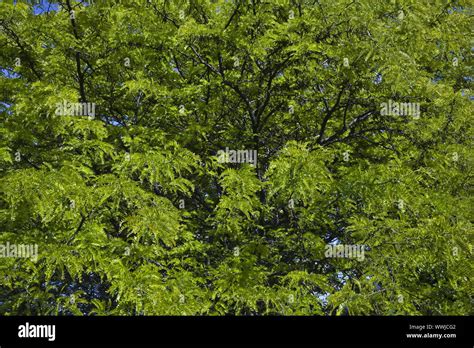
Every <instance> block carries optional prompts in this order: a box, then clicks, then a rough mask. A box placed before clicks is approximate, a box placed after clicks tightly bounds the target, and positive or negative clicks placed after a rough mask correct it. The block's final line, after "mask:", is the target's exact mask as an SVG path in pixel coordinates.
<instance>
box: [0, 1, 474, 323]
mask: <svg viewBox="0 0 474 348" xmlns="http://www.w3.org/2000/svg"><path fill="white" fill-rule="evenodd" d="M470 10H472V7H469V5H468V2H467V1H462V0H460V1H420V0H417V1H413V0H397V1H391V2H374V1H370V0H361V1H357V2H355V1H350V0H337V1H336V0H328V1H326V0H324V1H314V0H292V1H283V0H280V1H277V0H275V1H269V2H265V1H260V0H251V1H243V0H242V1H237V0H234V1H221V0H216V1H212V2H208V1H191V2H184V1H164V0H148V1H144V0H129V1H113V2H109V1H92V2H90V3H88V2H86V1H79V0H78V1H74V0H62V1H56V0H55V1H50V2H44V1H43V2H41V3H40V4H31V3H30V4H27V3H24V2H16V4H12V3H11V2H10V3H8V2H2V3H1V4H0V14H1V16H0V18H1V20H0V28H1V31H0V46H1V47H2V49H1V53H0V67H1V69H2V70H1V71H2V76H1V80H0V81H1V84H0V91H1V96H2V99H1V100H2V104H1V105H2V106H1V109H0V121H1V123H0V124H1V126H0V135H1V136H0V161H1V165H0V177H1V181H0V244H3V245H6V244H7V243H9V245H34V244H36V245H37V246H38V255H37V256H38V257H37V260H35V259H33V258H31V257H30V258H28V257H16V258H13V257H4V258H1V259H0V313H2V314H4V315H10V314H27V315H28V314H40V315H44V314H60V315H62V314H75V315H80V314H89V315H91V314H98V315H113V314H118V315H138V314H145V315H164V314H178V315H182V314H184V315H193V314H206V315H207V314H220V315H223V314H237V315H270V314H279V315H291V314H297V315H301V314H302V315H313V314H315V315H329V314H331V315H332V314H337V315H340V314H350V315H352V314H364V315H371V314H376V315H395V314H410V315H420V314H424V315H430V314H436V315H448V314H451V315H466V314H469V313H471V314H472V302H471V301H472V294H471V292H470V291H469V290H470V289H472V279H471V276H472V274H473V269H472V263H470V262H469V260H470V258H471V257H472V243H471V242H470V237H472V223H471V222H472V218H473V216H472V209H470V207H472V203H473V202H472V156H471V155H472V153H470V150H472V127H471V123H472V122H470V117H469V116H470V115H471V113H472V100H471V99H470V97H469V94H470V91H471V90H470V84H471V78H470V77H468V76H469V73H470V68H471V67H472V66H471V63H472V60H471V59H472V53H471V52H472V50H471V46H470V42H469V37H468V35H466V33H467V32H468V31H469V28H470V24H471V21H470V19H469V16H468V12H469V11H470ZM219 151H221V152H219ZM255 153H256V154H257V158H256V162H255V164H256V165H255V166H254V165H253V164H252V163H251V162H252V161H251V160H250V159H251V158H252V157H251V156H252V155H253V154H255ZM218 154H221V155H223V157H219V156H218ZM236 162H237V163H236ZM239 162H240V163H239ZM4 250H5V247H4ZM0 251H1V250H0Z"/></svg>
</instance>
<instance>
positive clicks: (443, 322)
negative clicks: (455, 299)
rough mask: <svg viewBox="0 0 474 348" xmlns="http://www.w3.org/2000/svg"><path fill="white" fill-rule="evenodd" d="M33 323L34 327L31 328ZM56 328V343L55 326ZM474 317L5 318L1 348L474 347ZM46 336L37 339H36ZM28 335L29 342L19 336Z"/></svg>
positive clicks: (1, 326)
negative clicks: (212, 347) (93, 347)
mask: <svg viewBox="0 0 474 348" xmlns="http://www.w3.org/2000/svg"><path fill="white" fill-rule="evenodd" d="M27 323H28V324H27ZM45 325H54V340H53V337H52V336H53V335H52V332H53V330H52V326H45ZM473 330H474V325H473V317H448V316H444V317H33V316H29V317H5V316H3V317H1V316H0V346H1V348H8V347H12V346H16V345H21V346H25V345H33V346H39V345H41V346H49V345H51V346H58V345H64V344H99V345H106V344H114V345H117V344H127V345H131V346H138V345H144V344H159V345H160V346H163V345H169V344H192V345H193V346H196V345H200V344H203V345H208V344H220V345H226V344H250V345H251V344H256V345H261V344H284V345H288V346H295V345H297V344H310V345H311V346H315V345H316V346H320V345H321V344H324V345H331V346H337V345H368V344H370V345H380V344H384V345H399V344H404V345H405V344H406V345H411V346H438V345H447V346H449V347H457V346H459V347H460V346H463V347H464V346H465V347H472V343H473V342H474V340H473V335H472V331H473ZM39 335H42V336H45V337H31V336H39ZM19 336H28V337H19Z"/></svg>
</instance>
